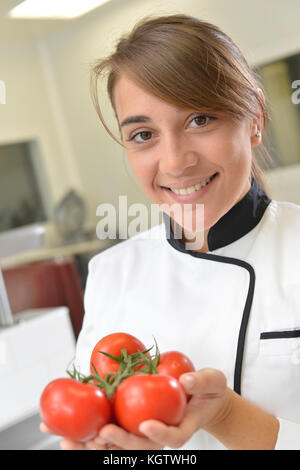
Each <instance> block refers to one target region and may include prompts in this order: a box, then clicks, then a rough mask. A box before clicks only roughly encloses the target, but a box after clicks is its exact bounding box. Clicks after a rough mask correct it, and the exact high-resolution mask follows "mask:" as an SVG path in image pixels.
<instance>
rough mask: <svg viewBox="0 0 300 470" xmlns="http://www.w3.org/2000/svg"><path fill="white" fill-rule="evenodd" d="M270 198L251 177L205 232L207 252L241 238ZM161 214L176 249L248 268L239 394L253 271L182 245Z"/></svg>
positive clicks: (239, 343) (237, 363)
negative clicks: (237, 198) (236, 199)
mask: <svg viewBox="0 0 300 470" xmlns="http://www.w3.org/2000/svg"><path fill="white" fill-rule="evenodd" d="M270 202H271V199H270V198H269V197H268V196H267V194H266V193H265V192H264V190H263V189H262V188H261V186H260V185H259V184H258V182H257V181H256V180H255V179H254V178H252V181H251V188H250V190H249V191H248V193H247V194H246V195H245V196H244V198H243V199H241V200H240V201H239V202H238V203H237V204H236V205H235V206H233V207H232V208H231V209H230V210H229V211H228V212H227V213H226V214H225V215H224V216H223V217H221V219H219V220H218V222H217V223H216V224H215V225H214V226H213V227H211V229H210V230H209V232H208V247H209V251H213V250H216V249H218V248H222V247H224V246H227V245H229V244H230V243H233V242H234V241H236V240H238V239H240V238H241V237H243V236H244V235H246V234H247V233H248V232H250V231H251V230H252V229H253V228H254V227H255V226H256V225H257V224H258V223H259V222H260V220H261V219H262V216H263V215H264V213H265V210H266V209H267V207H268V205H269V204H270ZM163 215H164V223H165V225H166V226H167V227H168V230H169V231H167V233H170V238H168V242H169V244H170V245H171V246H172V247H173V248H175V249H176V250H178V251H181V252H183V253H186V254H189V255H191V256H193V257H195V258H202V259H206V260H211V261H215V262H220V263H228V264H234V265H236V266H240V267H242V268H244V269H246V270H247V272H248V273H249V287H248V293H247V298H246V302H245V306H244V310H243V313H242V319H241V326H240V331H239V335H238V341H237V352H236V361H235V368H234V391H235V392H236V393H238V394H241V379H242V366H243V356H244V348H245V338H246V332H247V326H248V321H249V317H250V313H251V306H252V302H253V295H254V289H255V271H254V269H253V267H252V266H251V265H250V264H249V263H247V262H246V261H243V260H240V259H236V258H229V257H226V256H220V255H216V254H213V253H202V252H196V251H190V250H187V249H186V247H185V244H184V243H183V242H182V241H181V240H180V239H178V238H175V237H174V232H173V230H172V225H171V221H170V218H169V216H168V215H166V214H163Z"/></svg>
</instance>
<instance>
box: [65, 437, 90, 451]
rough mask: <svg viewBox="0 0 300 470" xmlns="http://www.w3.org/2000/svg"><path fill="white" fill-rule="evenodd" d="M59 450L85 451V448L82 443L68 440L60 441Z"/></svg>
mask: <svg viewBox="0 0 300 470" xmlns="http://www.w3.org/2000/svg"><path fill="white" fill-rule="evenodd" d="M60 448H61V450H85V449H86V446H85V444H84V443H81V442H75V441H71V440H69V439H62V440H61V441H60Z"/></svg>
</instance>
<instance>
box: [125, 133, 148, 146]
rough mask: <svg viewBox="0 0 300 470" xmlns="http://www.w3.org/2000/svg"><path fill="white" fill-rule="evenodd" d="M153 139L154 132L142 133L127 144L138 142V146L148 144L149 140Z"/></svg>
mask: <svg viewBox="0 0 300 470" xmlns="http://www.w3.org/2000/svg"><path fill="white" fill-rule="evenodd" d="M151 137H152V132H150V131H141V132H137V133H136V134H134V135H133V136H132V137H130V139H128V140H127V142H136V143H137V144H143V143H144V142H147V140H150V139H151Z"/></svg>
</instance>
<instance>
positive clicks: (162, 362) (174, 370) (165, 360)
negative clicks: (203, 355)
mask: <svg viewBox="0 0 300 470" xmlns="http://www.w3.org/2000/svg"><path fill="white" fill-rule="evenodd" d="M157 370H158V373H159V374H163V375H171V376H172V377H175V379H179V377H180V376H181V374H185V373H187V372H194V371H195V367H194V364H193V363H192V361H191V360H190V359H189V358H188V357H187V356H186V355H185V354H183V353H181V352H179V351H168V352H164V353H162V354H161V355H160V358H159V364H158V366H157Z"/></svg>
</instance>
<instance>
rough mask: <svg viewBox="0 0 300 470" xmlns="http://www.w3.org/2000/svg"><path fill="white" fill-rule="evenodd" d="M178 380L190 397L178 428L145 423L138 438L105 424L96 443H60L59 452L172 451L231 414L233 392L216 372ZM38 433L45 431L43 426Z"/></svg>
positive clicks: (160, 423)
mask: <svg viewBox="0 0 300 470" xmlns="http://www.w3.org/2000/svg"><path fill="white" fill-rule="evenodd" d="M179 380H180V383H181V384H182V385H183V387H184V389H185V391H186V392H187V393H188V394H189V395H191V396H192V397H191V399H190V400H189V403H188V405H187V408H186V413H185V416H184V418H183V421H182V422H181V424H180V425H179V426H167V425H165V424H164V423H162V422H161V421H157V420H147V421H144V422H143V423H141V425H140V430H141V432H142V433H143V434H145V437H139V436H135V435H133V434H130V433H128V432H127V431H125V430H124V429H122V428H120V427H119V426H117V425H115V424H107V425H105V426H104V427H103V428H102V429H101V431H100V432H99V434H98V436H97V437H96V438H95V439H93V440H91V441H88V442H86V443H76V442H74V441H70V440H68V439H63V440H62V441H61V448H62V449H66V450H67V449H70V450H71V449H72V450H74V449H79V450H83V449H99V450H107V449H112V450H114V449H126V450H139V449H144V450H146V449H152V450H158V449H163V448H164V447H165V446H168V447H171V448H174V449H178V448H180V447H182V446H183V444H184V443H185V442H187V441H188V440H189V439H190V438H191V437H192V435H193V434H194V433H195V432H196V431H197V430H198V429H201V428H205V427H207V426H214V425H215V424H218V423H219V422H220V421H221V420H222V419H224V417H225V416H226V415H227V413H228V412H229V410H230V402H231V392H232V391H231V390H230V389H229V388H228V387H227V382H226V377H225V376H224V374H223V373H222V372H220V371H218V370H215V369H202V370H200V371H198V372H192V373H188V374H183V375H182V376H181V377H180V379H179ZM232 393H233V392H232ZM41 430H42V431H44V432H45V430H46V428H45V425H44V424H43V423H42V424H41Z"/></svg>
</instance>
